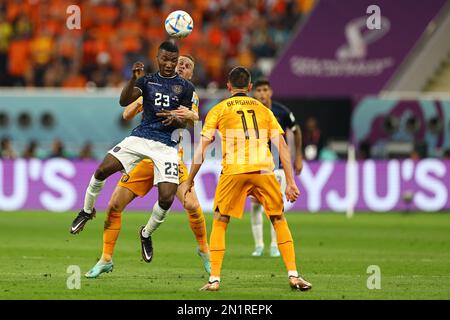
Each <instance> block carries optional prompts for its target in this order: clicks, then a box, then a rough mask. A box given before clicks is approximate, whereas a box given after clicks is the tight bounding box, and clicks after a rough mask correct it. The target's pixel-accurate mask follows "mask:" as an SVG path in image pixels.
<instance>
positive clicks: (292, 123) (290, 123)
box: [286, 111, 297, 131]
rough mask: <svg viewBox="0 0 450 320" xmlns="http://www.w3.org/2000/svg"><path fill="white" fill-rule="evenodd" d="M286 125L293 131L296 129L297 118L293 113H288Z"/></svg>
mask: <svg viewBox="0 0 450 320" xmlns="http://www.w3.org/2000/svg"><path fill="white" fill-rule="evenodd" d="M286 124H287V127H288V128H289V129H291V130H293V131H294V130H295V129H296V125H297V121H296V120H295V116H294V114H293V113H292V112H291V111H288V112H287V114H286Z"/></svg>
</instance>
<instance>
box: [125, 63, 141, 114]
mask: <svg viewBox="0 0 450 320" xmlns="http://www.w3.org/2000/svg"><path fill="white" fill-rule="evenodd" d="M144 74H145V72H144V64H143V63H142V62H135V63H134V64H133V76H132V77H131V79H130V80H128V82H127V84H126V85H125V87H124V88H123V89H122V92H121V93H120V101H119V103H120V105H121V106H122V107H126V106H128V105H129V104H130V103H132V102H133V101H135V100H136V99H137V98H139V97H140V96H141V95H142V88H140V87H139V84H138V85H136V81H137V80H138V79H140V78H141V77H143V76H144Z"/></svg>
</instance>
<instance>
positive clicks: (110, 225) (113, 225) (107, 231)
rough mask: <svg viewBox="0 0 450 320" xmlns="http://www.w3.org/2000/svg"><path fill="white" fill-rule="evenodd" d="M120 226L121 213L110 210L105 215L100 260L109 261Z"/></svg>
mask: <svg viewBox="0 0 450 320" xmlns="http://www.w3.org/2000/svg"><path fill="white" fill-rule="evenodd" d="M121 226H122V213H121V212H111V213H109V214H108V215H107V217H106V221H105V226H104V228H103V254H102V260H104V261H111V260H112V254H113V251H114V246H115V245H116V241H117V238H118V237H119V232H120V227H121Z"/></svg>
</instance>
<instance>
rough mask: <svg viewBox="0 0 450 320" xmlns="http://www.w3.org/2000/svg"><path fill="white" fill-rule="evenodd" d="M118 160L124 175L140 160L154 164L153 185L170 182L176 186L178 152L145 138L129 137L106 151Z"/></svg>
mask: <svg viewBox="0 0 450 320" xmlns="http://www.w3.org/2000/svg"><path fill="white" fill-rule="evenodd" d="M108 153H109V154H111V155H112V156H114V157H115V158H117V160H119V161H120V162H121V163H122V165H123V168H124V170H123V171H125V173H126V174H129V173H130V172H131V170H133V169H134V167H136V165H137V164H138V163H139V162H141V160H142V159H151V160H152V161H153V163H154V179H153V184H154V185H157V184H158V183H160V182H171V183H176V184H178V183H179V181H178V151H177V149H176V148H174V147H169V146H168V145H165V144H164V143H161V142H158V141H154V140H149V139H145V138H140V137H135V136H129V137H126V138H125V139H123V140H122V141H121V142H120V143H119V144H118V145H116V146H115V147H114V148H112V149H111V150H109V151H108Z"/></svg>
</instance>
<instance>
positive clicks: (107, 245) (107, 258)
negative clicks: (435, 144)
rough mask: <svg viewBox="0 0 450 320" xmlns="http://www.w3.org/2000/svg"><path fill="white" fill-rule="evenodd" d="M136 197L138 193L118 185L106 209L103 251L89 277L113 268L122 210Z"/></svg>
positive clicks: (87, 274) (94, 276)
mask: <svg viewBox="0 0 450 320" xmlns="http://www.w3.org/2000/svg"><path fill="white" fill-rule="evenodd" d="M135 198H136V195H135V194H134V193H133V192H132V191H130V190H128V189H127V188H124V187H122V186H116V188H115V189H114V192H113V194H112V195H111V199H110V200H109V203H108V208H107V210H106V220H105V225H104V228H103V253H102V257H101V258H100V260H99V261H98V262H97V264H96V265H95V266H94V267H93V268H92V269H91V270H89V271H88V272H87V273H86V275H85V276H86V277H87V278H96V277H98V276H99V275H100V274H102V273H104V272H111V271H112V269H113V262H112V255H113V252H114V246H115V245H116V241H117V238H118V237H119V233H120V228H121V225H122V212H123V210H124V209H125V208H126V206H127V205H128V204H129V203H130V202H131V201H133V200H134V199H135Z"/></svg>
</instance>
